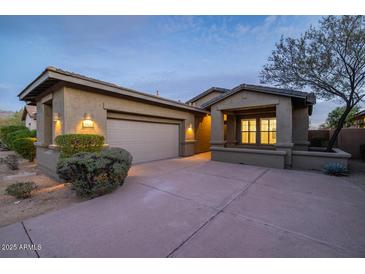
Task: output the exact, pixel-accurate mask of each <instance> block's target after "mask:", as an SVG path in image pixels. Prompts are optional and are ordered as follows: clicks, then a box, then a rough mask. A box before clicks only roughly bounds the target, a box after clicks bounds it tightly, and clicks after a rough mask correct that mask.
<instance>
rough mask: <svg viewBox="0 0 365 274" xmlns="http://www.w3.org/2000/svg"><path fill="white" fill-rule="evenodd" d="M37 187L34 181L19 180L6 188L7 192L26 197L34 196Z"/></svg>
mask: <svg viewBox="0 0 365 274" xmlns="http://www.w3.org/2000/svg"><path fill="white" fill-rule="evenodd" d="M36 188H37V185H36V184H35V183H34V182H18V183H15V184H11V185H10V186H8V187H7V188H6V190H5V191H6V194H8V195H11V196H14V197H15V198H17V199H26V198H30V197H31V196H32V191H33V190H34V189H36Z"/></svg>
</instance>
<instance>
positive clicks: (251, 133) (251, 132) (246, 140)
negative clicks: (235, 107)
mask: <svg viewBox="0 0 365 274" xmlns="http://www.w3.org/2000/svg"><path fill="white" fill-rule="evenodd" d="M241 142H242V144H256V119H242V120H241Z"/></svg>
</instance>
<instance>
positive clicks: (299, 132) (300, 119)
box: [293, 107, 309, 150]
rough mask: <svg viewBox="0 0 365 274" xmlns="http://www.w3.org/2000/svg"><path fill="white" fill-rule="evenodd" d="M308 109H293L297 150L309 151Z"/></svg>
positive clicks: (294, 139) (295, 146)
mask: <svg viewBox="0 0 365 274" xmlns="http://www.w3.org/2000/svg"><path fill="white" fill-rule="evenodd" d="M308 129H309V115H308V107H294V108H293V143H294V149H295V150H308V146H309V142H308Z"/></svg>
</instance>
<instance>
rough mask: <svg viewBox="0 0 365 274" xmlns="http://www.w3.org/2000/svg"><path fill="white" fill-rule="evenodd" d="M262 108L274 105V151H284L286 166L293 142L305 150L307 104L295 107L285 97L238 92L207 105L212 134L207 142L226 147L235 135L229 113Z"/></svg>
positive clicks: (307, 120)
mask: <svg viewBox="0 0 365 274" xmlns="http://www.w3.org/2000/svg"><path fill="white" fill-rule="evenodd" d="M265 107H275V116H276V126H277V128H276V144H275V145H274V147H275V149H276V150H280V151H284V152H286V153H285V165H286V166H288V167H290V166H291V163H292V159H291V151H292V150H293V148H294V145H295V144H296V147H295V148H296V149H298V150H306V149H307V147H308V143H307V141H308V126H309V118H308V109H307V107H296V106H294V105H293V103H292V99H291V98H290V97H286V96H280V95H273V94H266V93H259V92H252V91H245V90H243V91H241V92H238V93H236V94H234V95H232V96H230V97H228V98H226V99H224V100H222V101H220V102H217V103H216V104H214V105H213V106H212V107H211V116H212V133H211V144H212V145H213V146H224V145H225V144H227V145H228V146H229V145H230V144H232V143H234V141H235V138H234V135H233V134H232V133H234V127H233V124H234V123H235V122H234V119H233V117H232V116H230V115H229V114H230V113H232V112H233V111H238V110H240V109H246V110H247V109H250V108H252V109H259V108H265ZM224 113H227V114H228V121H227V127H229V128H230V129H231V130H230V132H228V135H227V140H225V139H224V119H223V117H224V116H223V114H224Z"/></svg>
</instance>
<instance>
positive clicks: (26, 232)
mask: <svg viewBox="0 0 365 274" xmlns="http://www.w3.org/2000/svg"><path fill="white" fill-rule="evenodd" d="M20 223H21V225H22V227H23V229H24V232H25V234H26V235H27V237H28V239H29V241H30V243H31V244H32V245H34V243H33V240H32V238H31V237H30V235H29V233H28V230H27V229H26V228H25V225H24V222H23V221H22V222H20ZM33 251H34V252H35V254H36V255H37V258H40V256H39V254H38V252H37V250H36V249H34V250H33Z"/></svg>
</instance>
